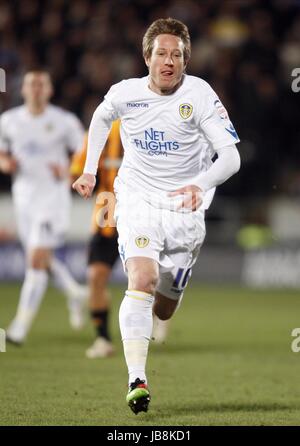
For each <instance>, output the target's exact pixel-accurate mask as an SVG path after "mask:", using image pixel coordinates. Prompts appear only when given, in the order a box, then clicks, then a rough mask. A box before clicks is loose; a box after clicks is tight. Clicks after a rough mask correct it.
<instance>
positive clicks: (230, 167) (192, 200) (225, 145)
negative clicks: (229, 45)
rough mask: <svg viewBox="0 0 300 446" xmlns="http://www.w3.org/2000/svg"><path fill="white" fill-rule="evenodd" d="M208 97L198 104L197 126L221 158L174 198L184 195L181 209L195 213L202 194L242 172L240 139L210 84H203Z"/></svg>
mask: <svg viewBox="0 0 300 446" xmlns="http://www.w3.org/2000/svg"><path fill="white" fill-rule="evenodd" d="M204 89H205V92H206V95H205V97H204V100H203V99H201V100H199V102H198V103H197V107H196V108H197V116H198V122H197V124H198V126H199V129H200V131H201V132H202V133H203V134H204V136H205V137H206V139H207V141H208V142H209V143H210V146H211V147H212V148H213V150H214V151H215V152H216V153H217V155H218V158H217V159H216V161H215V162H214V163H213V164H212V165H211V166H210V168H209V169H208V170H207V171H206V172H201V173H199V174H198V175H197V176H196V177H195V178H193V179H191V184H190V185H187V186H185V187H183V188H181V189H179V190H177V191H174V192H173V193H172V195H179V194H184V200H183V203H182V207H189V208H190V207H191V206H192V209H193V210H196V209H198V208H199V207H200V206H201V203H202V200H203V195H204V193H205V192H206V191H208V190H209V189H212V188H214V187H216V186H219V185H220V184H222V183H224V182H225V181H226V180H228V179H229V178H230V177H231V176H232V175H234V174H235V173H236V172H238V170H239V169H240V165H241V159H240V155H239V152H238V150H237V148H236V145H235V144H236V143H238V142H239V141H240V140H239V137H238V135H237V133H236V131H235V128H234V126H233V124H232V122H231V121H230V119H229V116H228V114H227V111H226V109H225V107H224V106H223V104H222V102H221V101H220V99H219V98H218V96H217V95H216V93H215V92H214V91H213V89H212V88H211V87H210V86H209V85H208V84H205V85H204Z"/></svg>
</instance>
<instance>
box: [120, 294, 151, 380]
mask: <svg viewBox="0 0 300 446" xmlns="http://www.w3.org/2000/svg"><path fill="white" fill-rule="evenodd" d="M153 302H154V297H153V296H152V295H151V294H148V293H144V292H142V291H135V290H134V291H131V290H128V291H126V293H125V297H124V299H123V301H122V303H121V306H120V312H119V323H120V330H121V336H122V341H123V347H124V355H125V359H126V364H127V367H128V374H129V384H130V383H132V382H134V381H135V380H136V378H140V379H141V380H145V382H146V383H147V378H146V373H145V368H146V361H147V354H148V346H149V340H150V338H151V333H152V325H153V317H152V306H153Z"/></svg>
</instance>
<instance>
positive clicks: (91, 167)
mask: <svg viewBox="0 0 300 446" xmlns="http://www.w3.org/2000/svg"><path fill="white" fill-rule="evenodd" d="M190 54H191V45H190V36H189V32H188V28H187V27H186V25H184V24H183V23H182V22H180V21H178V20H175V19H171V18H168V19H159V20H156V21H155V22H153V23H152V25H151V26H150V27H149V28H148V30H147V31H146V33H145V35H144V38H143V56H144V59H145V62H146V65H147V67H148V69H149V76H146V77H143V78H138V79H128V80H123V81H121V82H120V83H118V84H116V85H113V86H112V87H111V89H110V90H109V92H108V93H107V95H106V96H105V98H104V101H103V102H102V103H101V104H100V105H99V106H98V108H97V109H96V111H95V113H94V115H93V118H92V121H91V125H90V130H89V139H88V152H87V160H86V164H85V169H84V174H83V175H82V176H81V177H80V178H79V179H78V180H77V181H76V182H75V183H74V185H73V187H74V189H76V190H77V192H78V193H79V194H80V195H81V196H83V197H84V198H88V197H90V196H91V193H92V191H93V188H94V186H95V174H96V171H97V166H98V159H99V155H100V153H101V150H102V148H103V146H104V144H105V141H106V138H107V135H108V132H109V129H110V126H111V123H112V121H113V120H114V119H118V118H119V119H121V138H122V143H123V147H124V158H123V163H122V166H121V168H120V170H119V173H118V176H117V178H116V180H115V192H116V198H117V202H116V209H115V219H116V222H117V229H118V233H119V251H120V256H121V258H122V261H123V264H124V267H125V269H126V271H127V273H128V289H127V291H126V293H125V297H124V299H123V301H122V303H121V307H120V313H119V322H120V330H121V336H122V341H123V346H124V355H125V359H126V363H127V367H128V373H129V390H128V394H127V397H126V400H127V403H128V405H129V407H130V408H131V409H132V411H133V412H134V413H138V412H140V411H147V409H148V405H149V401H150V393H149V389H148V383H147V378H146V374H145V365H146V359H147V355H148V345H149V339H150V336H151V331H152V323H153V318H152V310H153V312H154V313H155V314H156V315H157V316H158V317H159V318H160V319H162V320H166V319H169V318H170V317H171V316H172V314H173V313H174V311H175V310H176V307H178V304H179V302H180V301H181V299H182V296H183V292H184V289H185V287H186V285H187V283H188V280H189V278H190V276H191V271H192V267H193V265H194V263H195V262H196V259H197V256H198V254H199V251H200V248H201V245H202V243H203V241H204V238H205V222H204V214H205V210H206V209H207V208H208V207H209V205H210V203H211V201H212V199H213V195H214V192H215V187H216V186H218V185H219V184H221V183H223V182H224V181H226V180H227V179H228V178H229V177H231V176H232V175H233V174H234V173H236V172H237V171H238V170H239V168H240V156H239V153H238V150H237V148H236V146H235V143H237V142H239V138H238V136H237V133H236V131H235V129H234V127H233V125H232V123H231V121H230V120H229V117H228V115H227V112H226V109H225V108H224V106H223V105H222V103H221V101H220V99H219V98H218V96H217V95H216V93H215V92H214V91H213V89H212V88H211V87H210V86H209V85H208V84H207V82H205V81H204V80H202V79H200V78H198V77H194V76H189V75H187V74H185V69H186V66H187V63H188V61H189V58H190ZM215 154H217V159H216V160H215V161H214V162H213V161H212V158H213V157H214V155H215Z"/></svg>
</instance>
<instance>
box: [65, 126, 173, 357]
mask: <svg viewBox="0 0 300 446" xmlns="http://www.w3.org/2000/svg"><path fill="white" fill-rule="evenodd" d="M86 153H87V134H86V135H85V138H84V143H83V147H82V149H81V151H80V152H77V153H75V155H74V156H73V159H72V163H71V167H70V173H71V177H72V178H73V179H74V181H75V179H76V178H78V177H79V176H80V175H81V174H82V172H83V169H84V164H85V160H86ZM122 158H123V146H122V142H121V138H120V121H119V120H117V121H115V122H114V123H113V125H112V128H111V131H110V134H109V136H108V139H107V142H106V144H105V147H104V150H103V152H102V154H101V157H100V160H99V165H98V171H99V172H101V174H100V175H99V183H98V186H97V193H96V196H97V198H96V202H95V206H94V210H93V216H92V236H91V239H90V241H89V249H88V286H89V307H90V317H91V320H92V323H93V326H94V327H95V330H96V339H95V341H94V342H93V344H92V345H91V347H89V348H88V349H87V351H86V356H87V357H88V358H90V359H95V358H105V357H108V356H111V355H112V354H113V353H114V351H115V350H114V346H113V344H112V341H111V334H110V329H109V313H110V296H109V291H108V289H107V285H108V281H109V278H110V275H111V272H112V268H113V267H114V265H115V263H116V261H117V259H118V258H119V252H118V233H117V230H116V227H115V224H114V223H113V224H109V221H108V219H107V220H105V219H104V218H103V214H104V213H106V212H107V214H108V215H110V216H112V215H113V214H114V208H115V199H114V195H113V193H114V188H113V184H114V180H115V177H116V175H117V173H118V170H119V167H120V165H121V162H122ZM154 318H155V319H154V321H153V333H152V339H153V340H154V341H156V342H157V343H162V342H164V341H165V339H166V336H167V331H168V321H161V320H160V319H158V318H157V317H155V316H154Z"/></svg>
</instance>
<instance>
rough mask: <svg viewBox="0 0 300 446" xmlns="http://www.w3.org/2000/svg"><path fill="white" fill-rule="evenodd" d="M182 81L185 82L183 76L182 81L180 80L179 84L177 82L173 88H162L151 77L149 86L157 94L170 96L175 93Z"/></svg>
mask: <svg viewBox="0 0 300 446" xmlns="http://www.w3.org/2000/svg"><path fill="white" fill-rule="evenodd" d="M182 82H183V77H182V78H181V80H180V82H178V84H176V85H175V86H174V87H173V88H170V89H166V88H160V87H159V86H158V85H156V84H155V82H153V79H151V77H150V78H149V85H148V87H149V88H150V90H152V91H153V92H154V93H156V94H159V95H161V96H168V95H171V94H173V93H175V91H176V90H178V88H179V87H180V86H181V84H182Z"/></svg>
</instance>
